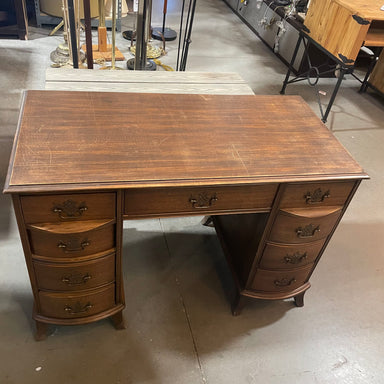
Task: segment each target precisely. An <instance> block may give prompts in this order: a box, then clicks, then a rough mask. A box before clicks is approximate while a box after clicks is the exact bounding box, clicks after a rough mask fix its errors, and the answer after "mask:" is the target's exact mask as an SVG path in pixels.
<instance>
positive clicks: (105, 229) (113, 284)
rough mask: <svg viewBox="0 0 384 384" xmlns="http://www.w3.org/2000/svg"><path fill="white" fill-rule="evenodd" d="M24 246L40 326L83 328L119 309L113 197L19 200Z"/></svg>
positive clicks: (30, 196) (114, 200)
mask: <svg viewBox="0 0 384 384" xmlns="http://www.w3.org/2000/svg"><path fill="white" fill-rule="evenodd" d="M17 204H18V205H19V207H20V209H21V211H22V215H23V217H24V225H25V226H24V230H25V232H24V234H22V235H23V238H24V247H25V248H27V252H25V254H26V259H27V265H28V268H29V273H30V278H31V282H32V287H33V291H34V296H35V308H34V318H35V320H36V321H37V324H38V328H39V326H40V327H41V328H42V330H41V332H40V333H39V330H38V333H37V338H39V337H44V335H45V330H44V329H43V328H44V326H42V324H41V323H43V324H45V323H53V324H83V323H88V322H91V321H95V320H97V319H101V318H104V317H108V316H111V315H113V314H114V313H116V310H121V309H122V305H123V303H122V297H121V295H120V294H119V292H120V291H121V290H120V287H119V286H118V285H119V284H120V283H119V279H118V278H116V276H117V275H118V273H120V272H119V271H118V268H117V267H118V265H119V262H118V257H117V256H116V254H117V243H118V242H117V239H116V233H117V220H116V217H117V214H116V209H117V207H116V193H113V192H106V193H94V194H92V193H86V194H81V193H74V194H68V195H29V196H20V198H19V199H18V203H17Z"/></svg>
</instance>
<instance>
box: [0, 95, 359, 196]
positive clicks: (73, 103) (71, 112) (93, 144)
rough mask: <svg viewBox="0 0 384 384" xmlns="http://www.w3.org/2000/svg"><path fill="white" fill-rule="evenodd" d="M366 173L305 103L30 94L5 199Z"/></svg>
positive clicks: (273, 99)
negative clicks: (25, 194) (12, 194)
mask: <svg viewBox="0 0 384 384" xmlns="http://www.w3.org/2000/svg"><path fill="white" fill-rule="evenodd" d="M363 174H364V173H363V171H362V169H361V168H360V166H359V165H358V164H357V163H356V162H355V161H354V160H353V159H352V158H351V156H350V155H349V154H348V152H347V151H346V150H345V149H344V148H343V147H342V146H341V145H340V143H339V142H338V141H337V139H336V138H335V137H334V136H333V134H332V133H331V132H330V131H329V130H328V129H327V128H326V126H325V125H324V124H323V123H321V121H320V120H319V119H318V117H317V116H316V115H315V114H314V113H313V112H312V110H311V109H310V108H309V107H308V105H307V104H306V103H305V102H304V101H303V100H302V99H301V98H300V97H298V96H280V95H278V96H256V95H253V96H249V95H189V94H186V95H181V94H179V95H173V94H139V93H132V94H129V95H128V94H122V93H99V92H65V91H28V92H27V93H26V97H25V102H24V107H23V110H22V116H21V120H20V125H19V128H18V133H17V139H16V141H15V145H14V149H13V154H12V160H11V165H10V169H9V173H8V177H7V181H6V187H5V191H6V192H17V191H29V192H31V191H39V190H44V191H50V190H57V189H60V188H61V189H62V188H66V189H71V188H73V189H92V188H94V189H100V188H101V187H105V188H121V187H123V188H126V187H135V186H151V187H156V186H169V185H174V186H176V185H179V186H186V185H212V184H224V185H232V184H236V185H241V184H242V183H244V184H245V183H255V182H256V183H262V182H271V181H272V182H273V181H287V180H288V181H289V180H291V181H294V180H299V181H300V180H312V179H337V178H345V177H347V178H348V177H354V178H356V177H360V176H361V175H363Z"/></svg>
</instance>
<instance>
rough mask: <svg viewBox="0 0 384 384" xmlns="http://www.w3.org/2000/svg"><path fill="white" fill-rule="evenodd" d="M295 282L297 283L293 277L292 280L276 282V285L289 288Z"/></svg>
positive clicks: (285, 279)
mask: <svg viewBox="0 0 384 384" xmlns="http://www.w3.org/2000/svg"><path fill="white" fill-rule="evenodd" d="M295 282H296V279H295V278H294V277H292V279H287V278H284V279H281V280H275V281H274V284H275V285H276V287H288V286H290V285H291V284H293V283H295Z"/></svg>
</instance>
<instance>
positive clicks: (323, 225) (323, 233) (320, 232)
mask: <svg viewBox="0 0 384 384" xmlns="http://www.w3.org/2000/svg"><path fill="white" fill-rule="evenodd" d="M298 211H299V210H297V212H298ZM303 211H305V210H303ZM302 213H303V214H304V213H305V212H302ZM312 213H313V210H308V215H309V216H310V217H308V216H303V215H296V214H292V213H290V212H287V211H282V210H281V211H280V212H279V213H278V215H277V218H276V220H275V223H274V225H273V228H272V231H271V233H270V235H269V240H270V241H273V242H275V243H288V244H289V243H306V242H311V241H316V240H320V239H324V238H326V237H327V236H328V235H329V233H330V232H331V230H332V229H333V227H334V226H335V224H336V222H337V220H338V218H339V216H340V214H341V209H338V210H335V211H333V212H332V213H329V214H326V215H324V216H312V217H311V214H312Z"/></svg>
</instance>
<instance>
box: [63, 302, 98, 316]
mask: <svg viewBox="0 0 384 384" xmlns="http://www.w3.org/2000/svg"><path fill="white" fill-rule="evenodd" d="M92 307H93V305H92V304H91V303H89V302H88V303H87V304H85V305H84V306H83V305H82V304H81V303H80V302H77V303H76V304H75V305H74V307H71V306H70V305H66V306H65V307H64V311H65V312H67V313H69V314H70V315H77V314H79V313H86V312H88V311H89V310H90V309H91V308H92Z"/></svg>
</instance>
